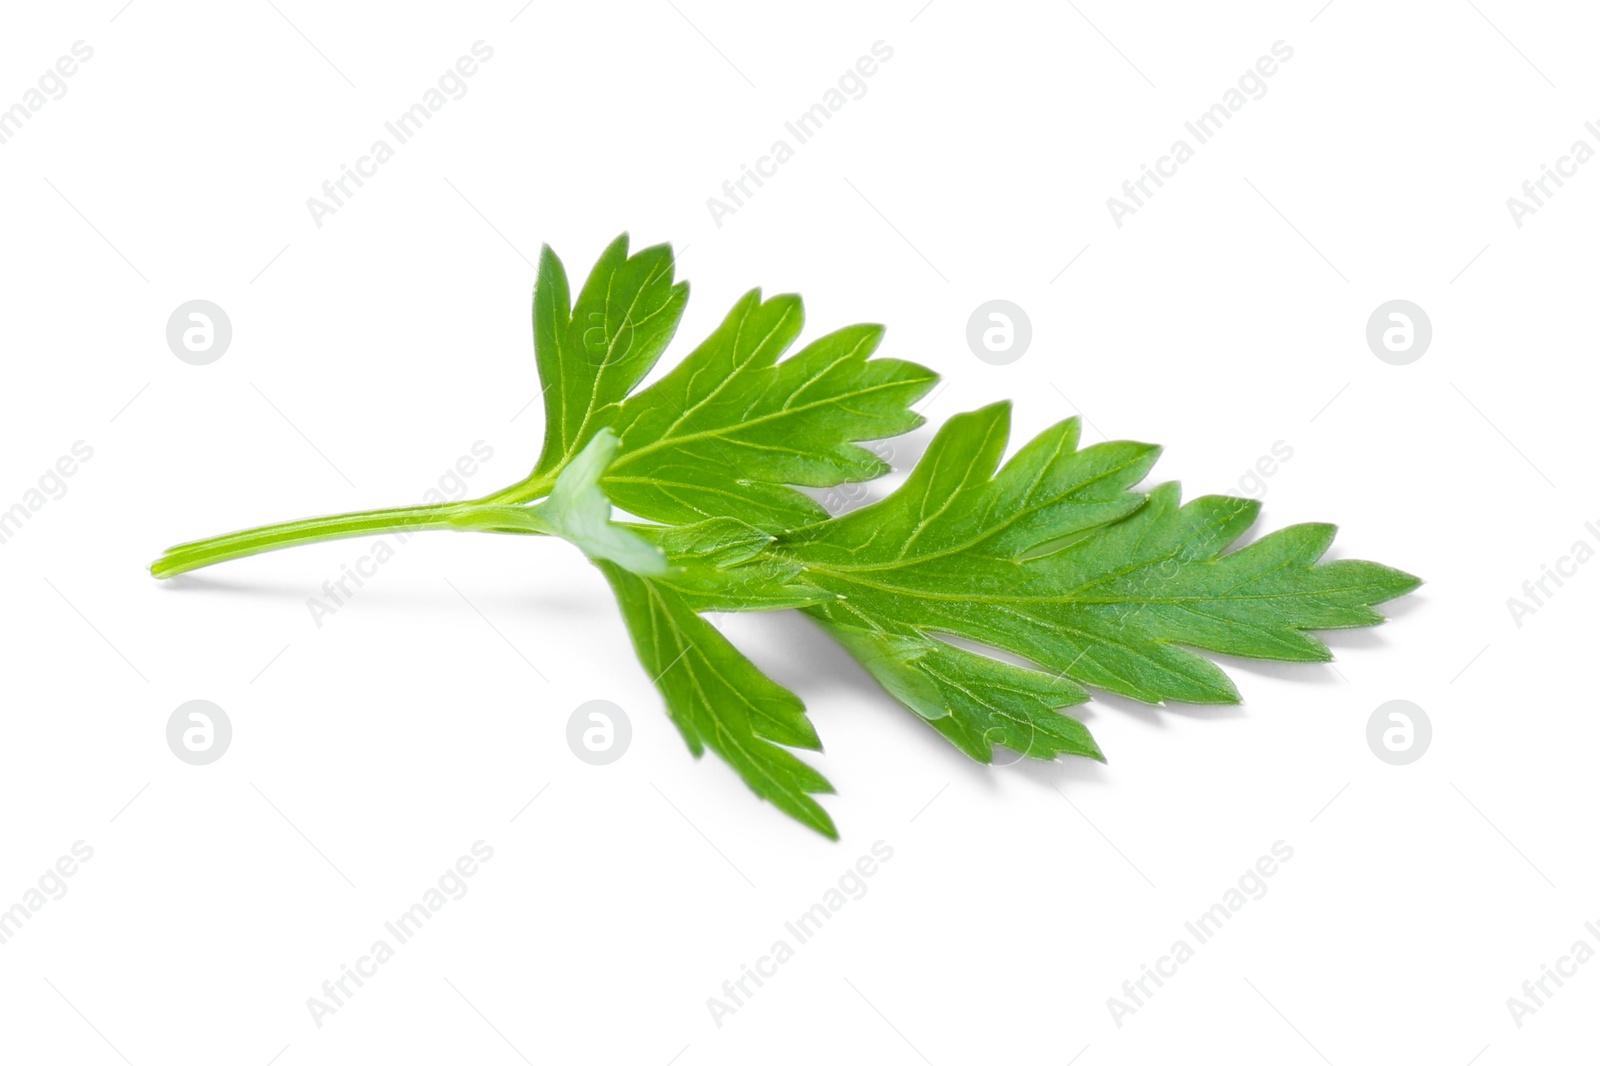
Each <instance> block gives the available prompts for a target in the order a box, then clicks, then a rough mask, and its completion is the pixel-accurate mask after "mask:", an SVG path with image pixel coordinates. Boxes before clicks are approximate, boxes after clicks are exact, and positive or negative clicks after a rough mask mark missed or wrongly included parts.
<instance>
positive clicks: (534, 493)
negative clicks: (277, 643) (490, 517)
mask: <svg viewBox="0 0 1600 1066" xmlns="http://www.w3.org/2000/svg"><path fill="white" fill-rule="evenodd" d="M552 481H553V479H551V478H534V477H529V478H526V479H524V480H522V481H519V482H517V483H516V484H515V485H511V486H509V487H507V488H505V489H502V490H500V491H499V492H495V493H491V494H489V495H488V496H483V497H479V498H478V499H472V500H458V501H453V502H449V503H424V504H416V505H414V506H411V507H386V508H382V509H379V510H376V511H352V512H350V513H348V514H337V515H324V516H322V517H320V518H302V519H299V520H297V521H294V522H277V523H274V524H272V525H266V526H256V527H255V528H253V529H242V530H239V531H237V532H234V533H223V534H221V535H220V536H215V537H207V538H205V539H204V540H195V541H189V542H188V543H186V544H177V545H174V546H173V547H171V548H168V549H167V550H166V551H165V552H163V553H162V554H161V558H159V559H157V560H156V561H155V562H153V563H151V564H150V572H151V573H152V574H154V575H155V576H156V577H159V578H166V577H174V576H176V575H178V574H182V573H186V572H188V571H190V570H198V569H200V568H201V567H205V566H212V565H214V564H216V563H224V562H227V561H228V560H230V559H243V558H245V557H246V556H250V555H259V554H261V553H262V552H269V551H277V550H278V549H280V548H292V547H295V546H297V545H301V544H316V543H318V542H320V541H325V540H338V539H341V538H344V537H364V536H368V535H371V534H374V533H398V532H402V531H403V532H406V533H414V532H418V531H421V530H425V529H454V530H463V529H466V530H476V531H480V532H518V533H530V532H534V531H533V530H530V529H525V528H512V527H503V528H495V526H494V524H485V523H484V522H483V521H481V520H480V519H481V518H482V517H483V509H484V508H503V507H504V506H505V505H506V504H517V503H527V502H531V501H533V500H536V499H539V498H541V497H543V496H547V495H549V493H550V487H551V484H552Z"/></svg>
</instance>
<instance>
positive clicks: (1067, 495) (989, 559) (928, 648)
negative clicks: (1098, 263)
mask: <svg viewBox="0 0 1600 1066" xmlns="http://www.w3.org/2000/svg"><path fill="white" fill-rule="evenodd" d="M1009 415H1010V411H1009V405H1008V404H1003V403H1002V404H995V405H993V406H990V407H986V408H983V409H981V410H978V411H974V412H970V413H968V414H963V415H957V416H956V417H954V418H952V419H951V420H950V421H949V422H948V423H947V424H946V425H945V426H944V428H943V429H941V430H940V432H939V434H938V435H937V436H936V437H935V438H934V440H933V442H932V444H931V445H930V446H929V448H928V451H927V452H926V454H925V455H924V456H923V458H922V461H921V462H920V463H918V465H917V467H916V469H915V470H914V471H913V472H912V474H911V476H910V477H909V478H908V479H907V481H906V483H905V484H904V485H903V486H902V487H901V488H900V489H899V490H897V491H896V492H894V493H892V494H890V495H889V496H887V497H885V498H884V499H882V500H880V501H878V502H877V503H875V504H872V505H870V506H867V507H863V508H861V509H860V510H858V511H855V512H852V513H851V514H849V515H846V516H844V517H843V518H839V519H835V520H833V521H831V522H826V523H821V524H818V525H816V526H812V527H809V528H807V529H803V530H799V531H797V532H795V533H792V534H789V535H787V536H785V537H781V538H779V540H778V542H777V543H776V545H775V548H774V550H775V551H776V552H777V553H778V554H779V555H781V556H782V557H783V558H785V559H786V560H789V561H792V562H795V563H798V564H800V566H801V567H802V569H803V572H804V574H805V577H806V580H807V581H808V582H810V583H812V584H814V585H816V586H817V587H819V588H821V589H823V590H825V591H828V592H831V593H833V594H834V596H835V599H833V600H831V601H825V602H823V603H821V604H818V605H814V606H812V607H810V608H808V611H809V613H811V614H812V615H813V616H814V617H816V618H817V619H818V620H819V621H820V622H821V623H822V624H823V625H824V627H825V628H826V629H827V630H828V631H829V632H830V633H832V634H833V635H834V636H835V637H837V638H838V639H839V641H840V642H841V643H842V644H843V645H844V646H845V647H846V648H847V649H849V650H850V651H851V652H852V653H853V654H855V655H856V657H857V658H858V659H860V660H861V661H862V663H863V665H864V666H866V668H867V669H868V670H869V671H870V672H871V673H872V674H873V676H875V677H876V678H877V679H878V680H879V681H880V682H881V683H882V684H883V685H884V687H885V688H887V689H888V690H889V691H890V692H891V693H893V694H894V695H895V696H896V698H898V699H900V700H901V702H903V703H905V704H906V705H907V706H909V707H910V708H911V709H912V710H913V711H915V712H917V713H918V714H919V715H921V716H922V717H923V718H925V719H927V720H928V721H929V722H930V723H931V724H933V725H934V726H935V727H936V728H938V729H939V730H940V731H941V732H942V733H944V735H945V736H946V737H948V738H949V739H950V740H951V741H952V742H954V743H955V744H957V746H959V747H961V748H962V750H964V751H967V752H968V754H971V755H973V756H974V757H975V758H978V759H979V760H980V761H985V762H987V761H988V760H989V754H990V753H989V750H988V747H989V744H990V743H998V744H1002V745H1004V746H1006V747H1009V748H1012V749H1014V750H1016V751H1019V752H1021V753H1023V754H1025V755H1033V756H1036V757H1041V758H1053V757H1054V756H1055V755H1056V754H1058V753H1061V752H1071V753H1074V754H1085V755H1090V756H1091V757H1098V755H1099V753H1098V750H1097V749H1095V748H1094V746H1093V742H1092V741H1091V740H1089V738H1088V736H1087V734H1086V733H1085V732H1083V731H1082V730H1081V728H1080V727H1078V726H1076V725H1071V726H1069V725H1066V724H1064V723H1062V722H1061V721H1059V719H1060V718H1061V716H1060V715H1056V714H1053V713H1051V712H1052V711H1053V709H1055V708H1059V707H1064V706H1069V705H1071V704H1075V703H1080V702H1082V701H1083V700H1085V699H1087V698H1088V693H1087V691H1086V688H1096V689H1101V690H1104V691H1106V692H1112V693H1116V694H1118V695H1122V696H1128V697H1131V698H1133V699H1136V700H1142V701H1144V702H1147V703H1161V702H1163V701H1165V700H1182V701H1185V702H1189V703H1236V702H1238V700H1239V693H1238V690H1237V689H1236V688H1235V687H1234V685H1233V683H1232V682H1231V681H1230V680H1228V678H1227V676H1226V675H1225V674H1223V672H1222V671H1221V669H1219V668H1218V667H1217V666H1216V665H1215V664H1214V663H1212V662H1210V661H1209V660H1207V659H1205V658H1203V657H1202V656H1200V655H1198V654H1195V652H1193V651H1190V650H1188V649H1190V648H1198V649H1202V650H1206V651H1213V652H1219V653H1223V654H1228V655H1236V656H1241V657H1247V658H1255V659H1276V660H1281V661H1288V662H1325V661H1327V660H1329V659H1331V658H1332V655H1331V653H1330V652H1329V650H1328V648H1327V645H1325V644H1323V643H1322V642H1321V641H1320V640H1318V639H1317V638H1316V637H1314V636H1312V635H1311V634H1310V633H1309V632H1307V631H1308V630H1312V629H1340V628H1348V627H1353V626H1369V625H1375V624H1377V623H1379V622H1381V621H1383V617H1382V616H1381V615H1380V614H1379V613H1378V612H1377V611H1375V610H1374V609H1373V606H1374V605H1375V604H1379V603H1382V602H1384V601H1386V600H1390V599H1393V598H1395V597H1397V596H1401V595H1404V594H1405V593H1407V592H1410V591H1411V590H1412V589H1414V588H1416V587H1417V585H1418V584H1419V582H1418V580H1417V579H1416V578H1414V577H1412V576H1411V575H1409V574H1405V573H1402V572H1400V571H1398V570H1392V569H1390V568H1388V567H1385V566H1379V565H1378V564H1376V563H1368V562H1359V561H1354V560H1341V561H1337V562H1330V563H1321V564H1319V563H1318V559H1320V558H1321V556H1322V554H1323V553H1324V552H1325V551H1326V550H1327V549H1328V546H1329V545H1330V544H1331V543H1332V541H1333V535H1334V527H1333V526H1331V525H1327V524H1306V525H1297V526H1290V527H1288V528H1286V529H1281V530H1278V531H1277V532H1275V533H1272V534H1269V535H1267V536H1265V537H1263V538H1261V539H1260V540H1259V541H1256V542H1255V543H1253V544H1251V545H1249V546H1247V547H1245V548H1241V549H1239V550H1237V551H1233V552H1226V553H1224V550H1225V549H1226V548H1227V547H1228V546H1229V545H1231V544H1232V543H1233V542H1234V541H1236V540H1237V539H1238V538H1239V537H1240V536H1241V535H1243V533H1244V532H1245V530H1246V529H1248V528H1249V527H1250V525H1251V524H1252V523H1253V522H1254V521H1255V518H1256V514H1257V512H1258V511H1259V509H1260V505H1259V504H1258V503H1256V502H1255V501H1253V500H1243V499H1234V498H1232V497H1227V496H1203V497H1200V498H1199V499H1196V500H1193V501H1191V502H1190V503H1188V504H1186V505H1182V506H1180V505H1179V490H1178V485H1177V484H1176V483H1175V482H1169V483H1167V484H1164V485H1160V486H1158V487H1157V488H1156V489H1155V490H1154V491H1152V492H1151V493H1150V494H1149V495H1148V497H1146V496H1145V495H1144V494H1141V493H1137V492H1134V491H1132V486H1133V485H1134V484H1135V483H1136V482H1137V481H1138V480H1139V479H1140V478H1141V477H1142V476H1143V474H1144V473H1145V472H1146V471H1147V470H1148V469H1149V467H1150V465H1151V464H1152V463H1153V462H1154V460H1155V457H1156V451H1157V450H1156V449H1155V448H1153V447H1151V446H1149V445H1142V444H1130V443H1125V442H1113V443H1108V444H1098V445H1095V446H1093V447H1091V448H1085V449H1082V450H1078V449H1077V448H1076V444H1077V439H1078V422H1077V420H1076V419H1069V420H1067V421H1066V422H1062V423H1060V424H1058V425H1057V426H1055V427H1053V428H1051V429H1049V430H1046V431H1045V432H1044V433H1042V434H1040V435H1039V436H1038V437H1036V438H1035V439H1034V440H1033V441H1031V442H1030V443H1029V444H1028V445H1027V446H1026V447H1024V448H1023V449H1022V450H1021V451H1020V452H1019V453H1018V454H1017V455H1016V456H1015V457H1014V458H1013V459H1012V460H1011V461H1010V462H1008V463H1007V464H1005V466H1004V467H1002V468H1000V469H999V471H998V473H997V472H996V467H997V466H998V464H999V461H1000V458H1001V456H1002V454H1003V453H1004V450H1005V444H1006V437H1007V430H1008V423H1009ZM939 634H943V635H949V636H954V637H960V638H963V639H965V640H968V641H975V642H978V643H980V644H983V645H987V646H989V647H992V648H995V649H998V650H1001V651H1005V652H1009V653H1012V654H1014V655H1017V656H1021V657H1023V658H1025V659H1026V660H1028V661H1029V662H1031V663H1033V664H1036V665H1037V667H1038V669H1033V670H1029V669H1023V668H1019V667H1015V666H1011V665H1009V664H1006V663H1003V662H1000V661H999V660H996V659H990V658H986V657H984V656H980V655H976V654H974V653H972V652H969V651H966V650H964V649H961V648H957V647H954V646H952V645H948V644H944V643H942V642H939V641H938V640H937V639H936V635H939Z"/></svg>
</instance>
